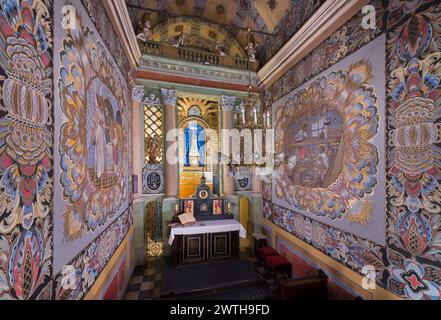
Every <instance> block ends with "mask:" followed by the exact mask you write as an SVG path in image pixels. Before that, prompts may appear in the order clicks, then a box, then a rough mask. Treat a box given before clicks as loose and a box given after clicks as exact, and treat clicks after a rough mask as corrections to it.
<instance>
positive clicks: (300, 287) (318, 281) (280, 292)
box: [273, 270, 328, 300]
mask: <svg viewBox="0 0 441 320" xmlns="http://www.w3.org/2000/svg"><path fill="white" fill-rule="evenodd" d="M273 298H274V300H328V276H327V275H326V274H325V273H324V272H323V271H322V270H318V272H317V274H316V275H312V276H307V277H303V278H297V279H281V280H279V282H278V285H277V288H276V290H275V292H274V294H273Z"/></svg>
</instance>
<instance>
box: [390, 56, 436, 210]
mask: <svg viewBox="0 0 441 320" xmlns="http://www.w3.org/2000/svg"><path fill="white" fill-rule="evenodd" d="M440 82H441V54H439V53H436V54H432V55H429V56H428V57H427V58H425V59H424V60H423V61H419V60H417V59H412V60H411V61H410V62H409V64H408V65H407V66H406V67H405V68H400V69H398V70H396V71H394V72H393V74H392V80H391V82H390V85H389V87H390V95H391V96H392V100H391V102H390V107H391V112H392V115H393V116H392V121H391V124H392V125H393V126H394V127H395V129H393V130H391V131H390V134H389V136H390V142H389V143H390V144H391V145H393V146H394V147H395V148H394V150H393V151H392V152H391V155H392V166H391V168H390V175H391V180H390V183H389V187H388V189H389V192H390V193H391V195H392V196H393V200H392V201H393V203H394V204H395V205H397V206H400V205H403V206H406V207H407V208H408V209H409V210H410V211H411V212H417V211H418V210H420V209H424V210H426V211H428V212H430V213H439V211H440V210H441V207H440V205H439V201H438V199H439V198H440V197H441V190H440V185H439V182H438V181H439V180H440V179H441V165H440V163H439V161H437V159H439V158H441V151H440V150H439V148H438V147H437V145H436V144H437V143H439V142H441V130H440V126H439V125H438V124H437V123H436V122H437V120H438V119H439V118H440V117H441V114H440V113H439V112H438V111H437V102H436V101H438V100H439V98H440V97H441V88H440Z"/></svg>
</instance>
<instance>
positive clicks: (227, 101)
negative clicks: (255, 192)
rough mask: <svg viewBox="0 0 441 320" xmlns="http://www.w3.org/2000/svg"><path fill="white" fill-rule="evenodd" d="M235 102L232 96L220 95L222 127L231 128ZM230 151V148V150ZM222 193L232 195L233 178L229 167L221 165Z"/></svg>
mask: <svg viewBox="0 0 441 320" xmlns="http://www.w3.org/2000/svg"><path fill="white" fill-rule="evenodd" d="M235 103H236V97H234V96H222V102H221V106H222V129H233V128H234V123H233V112H234V107H235ZM230 151H231V150H230ZM222 173H223V183H222V185H223V195H225V196H232V195H234V178H232V177H230V176H229V168H228V166H227V165H223V172H222Z"/></svg>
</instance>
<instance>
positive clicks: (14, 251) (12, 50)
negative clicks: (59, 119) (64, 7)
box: [0, 0, 53, 300]
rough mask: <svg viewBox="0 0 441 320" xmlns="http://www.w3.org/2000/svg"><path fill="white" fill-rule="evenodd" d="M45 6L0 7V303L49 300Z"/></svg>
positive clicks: (48, 26) (39, 0)
mask: <svg viewBox="0 0 441 320" xmlns="http://www.w3.org/2000/svg"><path fill="white" fill-rule="evenodd" d="M51 6H52V1H43V0H34V1H9V2H5V1H3V2H2V3H0V52H1V54H0V85H1V91H0V300H2V299H20V300H22V299H23V300H25V299H45V298H48V297H50V296H51V284H52V282H51V281H50V280H51V274H52V208H51V206H52V193H53V164H52V160H53V151H52V95H51V94H52V90H53V84H52V43H53V34H52V22H53V21H52V14H51Z"/></svg>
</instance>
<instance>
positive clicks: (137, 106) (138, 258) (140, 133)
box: [130, 86, 145, 265]
mask: <svg viewBox="0 0 441 320" xmlns="http://www.w3.org/2000/svg"><path fill="white" fill-rule="evenodd" d="M144 95H145V93H144V87H143V86H134V87H133V89H132V169H133V175H135V176H137V179H138V181H137V183H136V186H135V188H136V189H137V190H136V191H137V192H136V193H133V224H134V227H135V233H134V237H135V263H136V265H142V264H143V263H144V245H145V243H144V240H145V239H144V223H145V221H144V216H145V214H144V196H143V194H142V168H143V166H144V150H143V149H144V148H143V143H144V142H143V140H144V130H143V129H144V121H143V119H144V110H143V106H144V105H143V103H142V102H143V100H144ZM130 187H132V186H130Z"/></svg>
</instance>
